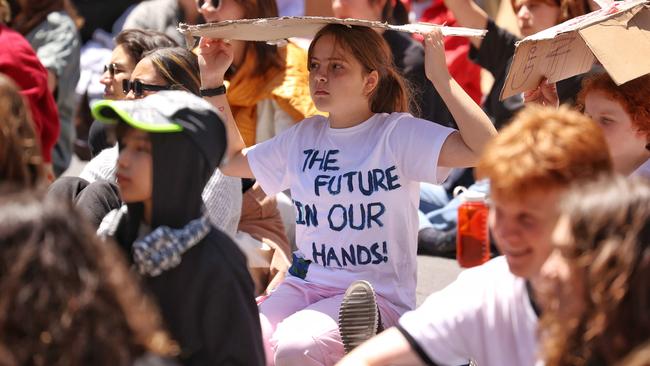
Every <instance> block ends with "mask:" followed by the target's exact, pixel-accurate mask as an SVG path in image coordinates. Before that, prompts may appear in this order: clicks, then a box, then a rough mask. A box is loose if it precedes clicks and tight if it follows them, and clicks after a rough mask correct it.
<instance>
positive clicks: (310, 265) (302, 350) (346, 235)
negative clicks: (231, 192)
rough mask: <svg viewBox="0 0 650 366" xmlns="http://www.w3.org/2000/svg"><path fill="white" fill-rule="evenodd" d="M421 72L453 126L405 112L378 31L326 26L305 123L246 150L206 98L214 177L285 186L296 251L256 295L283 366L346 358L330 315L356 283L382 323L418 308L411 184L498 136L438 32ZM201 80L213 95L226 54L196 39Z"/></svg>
mask: <svg viewBox="0 0 650 366" xmlns="http://www.w3.org/2000/svg"><path fill="white" fill-rule="evenodd" d="M425 46H426V74H427V78H428V79H429V80H431V81H432V83H433V84H434V86H435V87H436V89H437V90H438V92H439V94H440V95H441V96H442V98H443V99H444V100H445V102H446V104H447V107H448V108H449V110H450V111H451V112H452V114H453V116H454V118H455V119H456V121H457V123H458V126H459V129H460V131H455V130H452V129H449V128H446V127H442V126H440V125H438V124H435V123H432V122H429V121H425V120H421V119H418V118H415V117H413V116H411V115H410V114H408V113H407V109H408V105H409V103H408V100H409V93H408V89H407V88H406V87H405V85H404V82H403V80H402V78H401V77H400V76H399V74H398V73H397V72H396V71H395V69H394V67H393V64H392V61H391V54H390V51H389V49H388V47H387V45H386V44H385V42H384V40H383V39H382V38H381V36H380V35H379V34H378V33H377V32H376V31H374V30H372V29H370V28H364V27H347V26H342V25H328V26H326V27H324V28H323V29H322V30H321V31H319V32H318V34H317V35H316V36H315V38H314V40H313V41H312V43H311V46H310V48H309V52H308V57H309V68H310V75H309V82H310V91H311V96H312V99H313V101H314V103H315V105H316V107H317V108H318V109H319V110H321V111H323V112H327V113H329V117H323V116H316V117H311V118H307V119H306V120H304V121H302V122H300V123H298V124H297V125H295V126H293V127H292V128H290V129H288V130H287V131H285V132H284V133H282V134H280V135H278V136H276V137H275V138H273V139H271V140H268V141H266V142H263V143H261V144H258V145H255V146H252V147H250V148H244V143H243V142H242V139H241V137H240V134H239V132H238V130H237V127H236V125H235V122H234V119H233V117H232V114H231V113H230V109H229V107H228V104H227V100H226V98H225V95H223V94H219V95H212V96H208V97H206V98H207V99H208V100H210V101H211V102H212V103H213V104H214V105H215V106H216V107H217V108H218V109H219V110H220V111H221V112H223V113H224V115H225V116H226V117H227V123H226V125H227V128H228V143H229V146H228V152H227V156H228V158H227V162H226V164H225V165H224V166H223V167H222V172H223V173H224V174H227V175H234V176H239V177H255V178H256V179H257V181H258V182H259V183H260V185H261V186H262V188H263V189H264V191H265V192H266V193H267V194H269V195H272V194H275V193H277V192H280V191H283V190H286V189H290V190H291V196H292V199H293V201H294V205H295V207H296V209H297V214H296V244H297V248H298V249H297V251H296V252H295V253H294V256H293V264H292V267H291V268H290V270H289V275H288V276H287V278H286V279H285V281H284V282H283V283H282V285H280V286H279V287H278V288H277V289H276V291H274V292H273V293H271V294H270V295H269V296H268V297H267V298H266V299H264V300H263V301H262V302H261V304H260V306H259V308H260V318H261V320H262V324H263V327H264V326H266V328H267V329H265V333H267V334H265V338H267V340H268V341H269V342H270V344H271V346H272V348H273V352H274V355H273V357H270V358H271V359H272V360H271V361H275V362H276V363H277V364H282V365H323V364H328V365H329V364H333V363H335V362H336V361H337V360H339V359H340V358H341V357H342V355H343V345H342V342H341V337H340V335H339V332H338V328H337V312H338V309H339V304H340V302H341V300H342V298H343V295H344V293H345V291H346V288H347V287H348V286H349V285H350V284H351V283H352V282H353V281H355V280H367V281H369V282H370V283H372V285H373V286H374V288H375V290H376V294H377V305H378V307H379V310H380V313H381V321H382V323H383V325H384V326H390V325H392V324H395V322H396V321H397V319H398V317H399V315H400V314H402V313H404V312H405V311H406V310H408V309H412V308H413V307H414V306H415V285H416V235H417V227H418V217H417V208H418V197H419V182H421V181H426V182H432V183H441V182H442V181H443V180H444V179H445V177H446V175H447V172H448V168H453V167H467V166H472V165H474V163H475V162H476V160H477V158H478V156H479V154H480V152H481V150H482V149H483V146H484V145H485V144H486V143H487V142H488V140H490V138H492V137H493V136H494V135H496V130H495V129H494V127H493V126H492V124H491V123H490V120H489V119H488V117H487V116H486V115H485V114H484V113H483V111H482V110H481V109H480V107H479V106H478V105H476V103H474V102H473V101H472V99H471V98H470V97H469V96H468V95H467V94H466V93H465V92H464V91H463V90H462V89H461V88H460V87H459V86H458V84H457V83H456V82H455V81H454V80H453V79H452V78H451V77H450V76H449V72H448V70H447V67H446V64H445V56H444V47H443V43H442V35H441V33H440V32H439V31H435V32H432V33H431V34H429V35H427V37H426V42H425ZM200 50H201V54H200V55H199V64H200V66H201V79H202V80H201V81H202V87H203V88H204V89H213V92H212V93H210V92H209V91H208V92H207V93H205V94H218V91H217V88H218V87H220V86H221V85H222V84H223V75H224V73H225V71H226V69H227V68H228V65H229V64H230V62H231V61H232V47H231V46H230V45H229V44H228V43H227V42H224V41H221V40H209V39H202V40H201V43H200Z"/></svg>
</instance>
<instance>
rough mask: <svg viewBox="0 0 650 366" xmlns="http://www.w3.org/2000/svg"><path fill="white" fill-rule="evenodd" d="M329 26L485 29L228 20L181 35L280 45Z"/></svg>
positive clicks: (451, 31)
mask: <svg viewBox="0 0 650 366" xmlns="http://www.w3.org/2000/svg"><path fill="white" fill-rule="evenodd" d="M327 24H344V25H350V26H352V25H359V26H364V27H371V28H381V29H392V30H396V31H400V32H407V33H420V34H425V33H428V32H430V31H431V30H433V29H434V28H440V29H441V31H442V34H443V35H445V36H462V37H483V36H484V35H485V33H486V31H485V30H482V29H471V28H461V27H445V26H440V25H436V24H430V23H414V24H407V25H400V26H397V25H390V24H387V23H382V22H375V21H368V20H360V19H339V18H331V17H280V18H263V19H240V20H226V21H223V22H218V23H207V24H199V25H187V24H183V23H181V24H180V25H179V26H178V30H179V32H181V33H183V34H184V35H185V36H186V37H188V36H189V37H209V38H220V39H230V40H241V41H262V42H279V41H282V40H285V39H288V38H292V37H300V38H312V37H313V36H314V35H315V34H316V33H317V32H318V31H319V30H320V29H321V28H322V27H324V26H325V25H327Z"/></svg>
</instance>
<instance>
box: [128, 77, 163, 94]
mask: <svg viewBox="0 0 650 366" xmlns="http://www.w3.org/2000/svg"><path fill="white" fill-rule="evenodd" d="M170 89H171V86H167V85H151V84H145V83H143V82H141V81H140V80H137V79H136V80H133V81H131V80H126V79H125V80H122V91H123V92H124V94H129V91H131V90H132V91H133V94H134V95H135V96H136V97H137V98H140V97H142V96H143V95H144V92H145V90H146V91H161V90H170Z"/></svg>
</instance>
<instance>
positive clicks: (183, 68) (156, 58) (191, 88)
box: [143, 47, 201, 95]
mask: <svg viewBox="0 0 650 366" xmlns="http://www.w3.org/2000/svg"><path fill="white" fill-rule="evenodd" d="M143 58H148V59H149V60H151V63H152V64H153V67H154V69H156V72H157V73H158V75H160V77H161V78H162V79H163V80H165V82H167V84H169V85H171V86H173V87H174V89H176V90H185V91H188V92H190V93H192V94H194V95H200V89H201V78H200V74H199V61H198V59H197V57H196V55H195V54H194V53H192V51H189V50H187V49H186V48H183V47H166V48H158V49H155V50H153V51H150V52H147V53H145V54H144V57H143Z"/></svg>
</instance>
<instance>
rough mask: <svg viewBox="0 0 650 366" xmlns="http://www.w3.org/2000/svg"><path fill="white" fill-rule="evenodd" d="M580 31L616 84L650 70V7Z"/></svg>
mask: <svg viewBox="0 0 650 366" xmlns="http://www.w3.org/2000/svg"><path fill="white" fill-rule="evenodd" d="M579 32H580V36H581V37H582V38H583V39H584V40H585V42H586V43H587V45H588V46H589V48H590V49H591V51H592V52H593V53H594V55H595V56H596V58H597V59H598V61H599V62H600V63H601V64H602V65H603V67H604V68H605V70H607V72H608V73H609V75H610V76H611V77H612V79H613V80H614V82H615V83H616V84H618V85H621V84H623V83H625V82H628V81H630V80H632V79H636V78H638V77H639V76H643V75H645V74H647V73H649V72H650V9H648V8H640V9H638V11H636V12H635V11H630V12H628V13H624V14H621V15H620V16H615V17H613V18H611V19H608V20H605V21H603V22H602V23H599V24H596V25H594V26H591V27H588V28H585V29H581V30H580V31H579ZM610 45H616V47H611V46H610Z"/></svg>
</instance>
